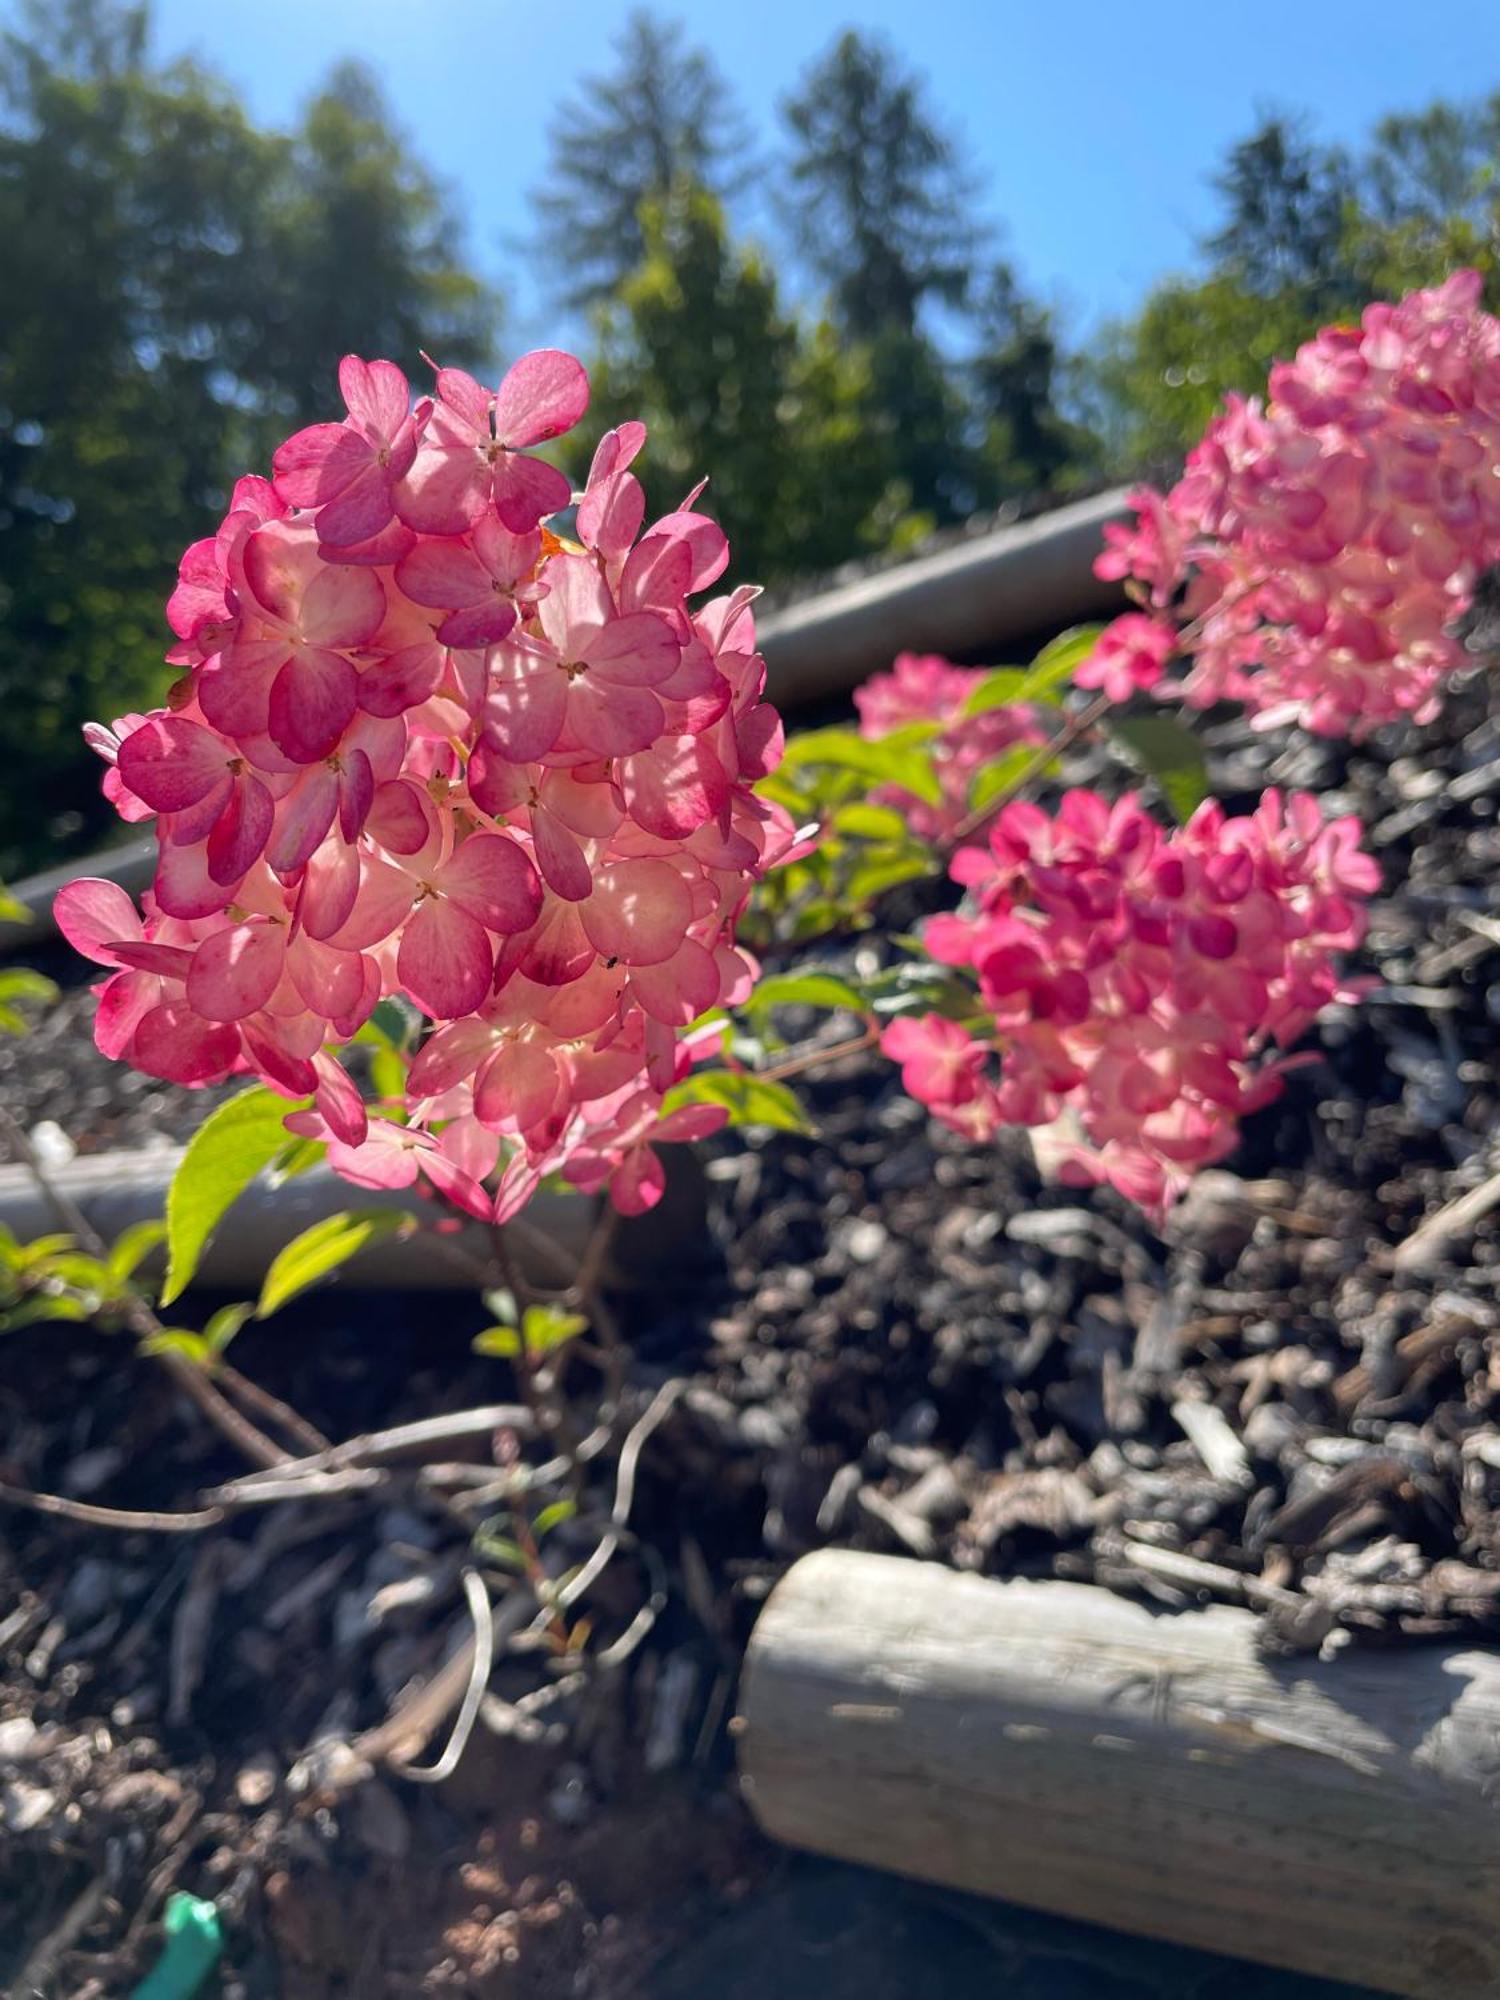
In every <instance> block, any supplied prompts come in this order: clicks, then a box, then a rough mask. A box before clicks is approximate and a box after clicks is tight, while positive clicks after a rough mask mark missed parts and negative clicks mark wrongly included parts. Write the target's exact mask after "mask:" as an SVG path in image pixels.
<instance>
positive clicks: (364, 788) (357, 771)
mask: <svg viewBox="0 0 1500 2000" xmlns="http://www.w3.org/2000/svg"><path fill="white" fill-rule="evenodd" d="M342 766H343V767H342V769H341V770H340V772H339V776H338V789H339V832H340V833H341V834H342V835H343V836H344V838H345V840H357V839H358V838H359V835H360V831H361V829H362V828H363V826H364V823H365V821H366V820H367V819H368V818H369V816H370V806H371V804H372V802H373V800H374V797H375V770H374V766H373V765H372V764H371V762H370V760H369V758H368V757H367V756H366V755H365V753H364V751H363V750H360V749H358V748H356V749H353V750H350V749H347V748H346V749H345V751H344V755H343V760H342Z"/></svg>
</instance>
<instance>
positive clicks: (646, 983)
mask: <svg viewBox="0 0 1500 2000" xmlns="http://www.w3.org/2000/svg"><path fill="white" fill-rule="evenodd" d="M630 990H631V992H632V993H634V995H635V997H636V998H637V1000H639V1001H640V1003H641V1005H642V1006H643V1007H644V1008H645V1010H646V1012H647V1013H648V1014H650V1015H651V1016H652V1017H653V1019H655V1020H658V1021H663V1022H665V1023H666V1025H667V1026H668V1027H669V1028H685V1027H687V1025H688V1023H689V1022H690V1021H696V1020H697V1018H698V1016H699V1015H700V1014H704V1013H707V1011H708V1009H709V1008H710V1007H713V1006H716V1005H717V1003H718V999H719V968H718V966H717V965H716V964H715V963H714V956H713V953H712V952H710V951H705V950H704V948H703V946H702V945H701V944H695V943H694V942H693V940H692V939H691V938H685V939H684V940H683V942H682V943H681V944H680V945H679V946H678V948H677V950H676V951H675V952H673V954H672V956H671V957H670V958H669V959H667V960H665V961H664V962H663V963H662V964H660V965H637V966H634V967H632V968H631V973H630Z"/></svg>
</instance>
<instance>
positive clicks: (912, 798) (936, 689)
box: [854, 653, 1046, 842]
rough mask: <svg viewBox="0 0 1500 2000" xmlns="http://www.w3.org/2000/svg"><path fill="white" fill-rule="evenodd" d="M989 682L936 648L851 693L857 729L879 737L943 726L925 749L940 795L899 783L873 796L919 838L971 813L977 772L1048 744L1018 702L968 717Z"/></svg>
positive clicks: (905, 656)
mask: <svg viewBox="0 0 1500 2000" xmlns="http://www.w3.org/2000/svg"><path fill="white" fill-rule="evenodd" d="M988 679H989V674H988V671H987V670H986V669H985V668H983V667H955V666H954V665H953V664H952V663H951V662H950V661H948V660H945V659H943V658H942V656H941V655H940V654H937V653H898V654H897V655H896V657H895V659H894V660H893V661H892V663H891V669H890V672H889V673H884V674H872V675H871V676H870V678H869V680H867V681H866V682H865V684H864V686H863V687H860V688H856V689H855V692H854V705H855V707H856V708H857V709H858V710H859V733H860V735H861V736H863V737H865V738H866V740H867V741H870V742H876V741H878V740H879V739H880V738H881V737H884V736H891V735H894V734H895V733H896V731H897V730H900V729H907V728H910V726H911V725H912V724H913V723H931V722H937V723H941V724H942V729H941V731H940V732H939V734H938V735H937V736H936V737H935V738H934V739H932V741H931V742H929V743H927V744H926V745H925V746H924V747H925V748H926V749H928V750H929V751H930V752H931V755H932V759H933V762H934V765H935V766H936V769H937V777H938V783H939V785H940V786H941V788H942V799H941V802H940V803H939V804H937V805H929V804H928V803H927V801H926V800H925V799H919V798H918V797H916V795H915V794H914V793H912V792H908V791H906V790H904V789H903V788H902V787H901V786H900V785H880V786H878V787H877V788H876V789H875V790H874V791H873V792H872V793H871V794H870V797H871V799H872V800H873V802H874V803H875V804H876V805H887V806H894V807H896V808H897V809H898V810H899V811H900V812H901V814H902V816H903V818H904V819H905V820H906V823H907V825H908V826H909V827H910V828H911V830H912V832H913V833H914V834H916V835H917V837H918V839H920V840H931V841H935V842H936V841H943V840H947V839H949V838H950V837H951V836H952V835H953V834H954V833H955V832H957V830H958V828H959V827H960V826H961V825H962V824H963V822H964V820H965V819H966V818H967V816H968V810H969V807H968V800H969V788H970V786H971V785H972V783H973V781H974V775H975V773H976V772H977V771H979V770H981V769H982V768H983V767H984V765H986V764H990V763H993V762H994V760H995V759H996V758H997V757H999V756H1001V755H1003V754H1004V752H1005V751H1007V750H1013V749H1015V748H1016V747H1017V746H1018V745H1021V744H1026V745H1031V744H1040V743H1043V742H1045V741H1046V732H1045V731H1044V730H1043V728H1042V726H1041V723H1040V720H1039V719H1038V716H1037V714H1036V711H1035V710H1034V709H1032V708H1029V707H1026V706H1024V705H1022V704H1020V703H1017V702H1006V703H1002V704H1001V705H1000V706H998V707H995V708H987V709H984V710H982V711H981V712H980V713H979V714H977V715H966V714H965V713H964V707H965V704H966V703H967V702H968V701H969V699H970V697H971V696H972V695H973V694H974V691H975V690H976V688H978V687H979V686H981V685H982V683H983V682H985V681H986V680H988Z"/></svg>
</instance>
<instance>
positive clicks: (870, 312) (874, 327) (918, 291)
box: [782, 29, 980, 339]
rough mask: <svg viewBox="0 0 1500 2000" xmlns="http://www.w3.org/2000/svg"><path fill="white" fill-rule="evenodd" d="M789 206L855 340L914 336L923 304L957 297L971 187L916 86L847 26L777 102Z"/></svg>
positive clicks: (966, 275) (968, 235)
mask: <svg viewBox="0 0 1500 2000" xmlns="http://www.w3.org/2000/svg"><path fill="white" fill-rule="evenodd" d="M782 115H783V117H784V118H785V120H786V123H787V126H788V128H789V130H790V132H791V135H792V140H793V147H792V153H791V158H790V161H789V163H788V180H789V186H788V189H787V193H786V197H785V204H784V205H785V208H786V211H787V215H788V218H789V221H790V223H791V226H792V231H793V234H794V236H795V239H796V242H797V245H798V247H799V249H800V250H801V252H802V254H803V255H804V256H805V257H806V259H807V261H808V263H809V265H810V267H811V268H812V270H813V271H814V272H815V273H816V274H817V276H818V277H819V278H820V279H821V280H822V282H823V283H824V284H825V285H826V286H827V287H828V289H829V293H830V295H831V297H832V299H833V302H834V305H835V308H836V311H837V313H838V317H839V320H840V322H841V324H842V325H843V326H844V327H845V328H846V329H847V330H848V331H849V332H850V333H851V334H853V335H854V336H855V337H856V338H862V339H873V338H875V337H876V336H877V335H879V334H884V333H887V332H889V331H891V330H892V329H894V330H896V331H897V332H900V333H903V334H908V335H909V334H912V333H914V332H915V331H916V328H917V322H918V318H919V315H920V312H921V308H922V306H923V304H924V303H925V302H926V301H927V300H928V299H930V298H938V299H942V300H945V301H947V302H948V303H950V304H957V303H959V302H961V301H962V299H963V298H964V296H965V294H966V292H967V289H968V285H969V280H970V276H971V273H972V268H973V261H974V256H975V252H976V249H977V247H978V243H979V240H980V232H979V231H978V230H977V229H976V228H975V227H974V226H973V224H972V223H971V222H969V221H968V220H967V217H968V215H969V213H970V211H971V208H972V205H973V188H972V186H971V184H970V183H969V181H968V179H967V178H966V177H965V175H964V174H963V172H962V171H961V169H960V167H959V163H958V156H957V152H956V150H955V148H954V145H953V143H952V141H951V140H950V139H949V138H948V137H947V136H946V134H945V133H944V132H943V131H942V129H941V127H940V125H939V123H938V121H937V118H936V116H935V115H934V113H933V112H932V111H931V110H930V109H929V107H928V105H927V103H926V100H925V94H924V88H923V85H922V82H921V80H920V79H919V78H918V77H916V76H914V75H912V74H910V73H909V72H907V71H906V70H904V69H903V68H902V66H901V64H900V61H899V59H898V58H897V56H896V55H895V53H894V51H893V50H892V49H890V48H889V47H888V46H887V45H886V44H885V43H884V42H881V41H879V40H877V39H874V38H872V37H870V36H868V35H862V34H860V33H858V32H856V31H855V30H852V29H851V30H850V31H848V32H847V33H845V34H843V35H841V36H840V37H839V39H838V41H837V42H836V43H835V44H834V45H833V47H832V48H831V49H830V50H829V52H828V53H827V55H826V56H824V57H823V59H822V60H821V61H820V62H818V63H817V64H815V65H814V67H813V69H812V70H811V72H810V73H809V75H808V76H807V78H806V80H805V82H804V83H803V85H802V87H801V89H800V90H799V91H798V92H797V93H796V94H795V95H794V96H792V97H790V98H789V99H788V100H787V102H786V103H785V104H784V105H783V107H782Z"/></svg>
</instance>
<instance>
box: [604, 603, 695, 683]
mask: <svg viewBox="0 0 1500 2000" xmlns="http://www.w3.org/2000/svg"><path fill="white" fill-rule="evenodd" d="M681 653H682V648H681V647H680V646H679V645H678V643H677V641H676V639H675V638H674V637H673V635H672V628H671V626H670V625H668V624H667V622H666V620H665V619H664V618H658V617H657V615H656V613H655V612H654V611H632V612H630V613H629V614H628V615H627V616H626V617H623V618H612V619H611V620H610V622H609V623H608V624H607V625H606V626H605V627H604V628H603V630H602V631H599V632H596V633H593V634H591V635H590V637H589V640H588V643H587V646H586V648H585V650H584V654H583V657H584V658H585V659H586V660H587V661H588V665H589V672H590V673H591V674H594V675H596V676H597V677H598V678H599V679H600V680H607V681H609V682H611V683H612V684H613V685H615V686H624V687H655V686H657V685H658V684H659V683H660V682H662V681H664V680H667V679H669V678H670V677H671V675H672V673H673V672H674V671H675V669H676V666H677V662H678V659H679V658H680V656H681Z"/></svg>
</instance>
